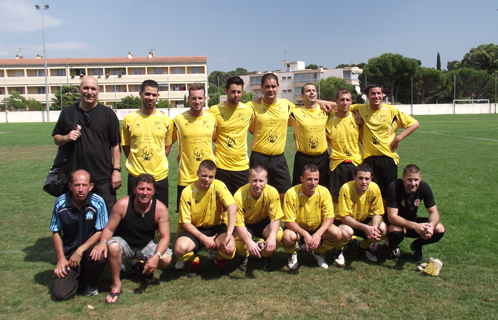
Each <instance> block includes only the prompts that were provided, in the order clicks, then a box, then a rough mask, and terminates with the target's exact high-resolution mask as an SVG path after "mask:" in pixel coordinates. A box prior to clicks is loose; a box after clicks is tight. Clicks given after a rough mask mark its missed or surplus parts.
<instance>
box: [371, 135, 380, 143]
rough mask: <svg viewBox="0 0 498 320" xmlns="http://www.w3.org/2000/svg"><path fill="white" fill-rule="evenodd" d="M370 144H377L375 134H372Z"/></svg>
mask: <svg viewBox="0 0 498 320" xmlns="http://www.w3.org/2000/svg"><path fill="white" fill-rule="evenodd" d="M372 144H379V140H377V137H376V136H372Z"/></svg>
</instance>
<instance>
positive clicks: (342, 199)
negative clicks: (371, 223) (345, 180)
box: [336, 184, 353, 219]
mask: <svg viewBox="0 0 498 320" xmlns="http://www.w3.org/2000/svg"><path fill="white" fill-rule="evenodd" d="M352 210H353V202H352V201H351V197H350V194H349V187H348V185H347V184H344V185H343V186H342V187H341V189H340V190H339V210H337V216H336V218H339V219H340V218H342V217H347V216H350V215H352Z"/></svg>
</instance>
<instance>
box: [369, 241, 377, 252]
mask: <svg viewBox="0 0 498 320" xmlns="http://www.w3.org/2000/svg"><path fill="white" fill-rule="evenodd" d="M370 249H372V252H374V253H375V252H377V250H379V243H378V242H376V243H372V244H371V245H370Z"/></svg>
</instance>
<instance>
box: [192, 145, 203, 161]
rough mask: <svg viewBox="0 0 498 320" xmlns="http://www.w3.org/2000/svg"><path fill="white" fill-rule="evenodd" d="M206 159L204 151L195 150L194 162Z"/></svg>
mask: <svg viewBox="0 0 498 320" xmlns="http://www.w3.org/2000/svg"><path fill="white" fill-rule="evenodd" d="M203 159H204V150H202V149H198V148H195V149H194V160H195V161H202V160H203Z"/></svg>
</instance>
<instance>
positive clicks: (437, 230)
mask: <svg viewBox="0 0 498 320" xmlns="http://www.w3.org/2000/svg"><path fill="white" fill-rule="evenodd" d="M444 231H445V229H444V226H443V224H442V223H438V224H437V225H436V227H435V228H434V232H435V233H443V232H444Z"/></svg>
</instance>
